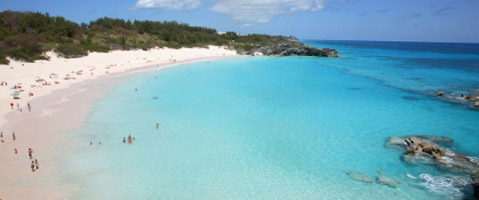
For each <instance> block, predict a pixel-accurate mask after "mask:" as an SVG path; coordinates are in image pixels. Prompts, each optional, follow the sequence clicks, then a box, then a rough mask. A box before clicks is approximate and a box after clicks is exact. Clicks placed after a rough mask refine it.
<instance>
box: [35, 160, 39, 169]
mask: <svg viewBox="0 0 479 200" xmlns="http://www.w3.org/2000/svg"><path fill="white" fill-rule="evenodd" d="M39 167H40V164H39V163H38V160H37V159H35V168H36V169H37V170H38V168H39Z"/></svg>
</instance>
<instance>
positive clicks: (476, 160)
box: [467, 156, 479, 165]
mask: <svg viewBox="0 0 479 200" xmlns="http://www.w3.org/2000/svg"><path fill="white" fill-rule="evenodd" d="M467 158H468V159H469V160H470V161H471V162H473V163H477V164H478V165H479V157H473V156H467Z"/></svg>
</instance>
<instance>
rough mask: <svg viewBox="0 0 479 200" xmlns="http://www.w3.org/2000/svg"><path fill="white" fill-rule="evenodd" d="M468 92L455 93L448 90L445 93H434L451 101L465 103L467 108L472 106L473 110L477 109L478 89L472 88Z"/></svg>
mask: <svg viewBox="0 0 479 200" xmlns="http://www.w3.org/2000/svg"><path fill="white" fill-rule="evenodd" d="M470 92H471V93H469V94H460V95H457V94H455V93H453V92H448V93H447V94H446V93H445V92H443V91H440V92H437V93H435V96H437V97H438V98H441V99H442V100H445V101H448V102H451V103H459V104H465V105H467V106H468V107H469V108H472V109H475V110H476V109H479V89H473V90H472V91H470ZM431 95H432V94H431Z"/></svg>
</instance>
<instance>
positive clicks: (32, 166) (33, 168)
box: [30, 161, 35, 172]
mask: <svg viewBox="0 0 479 200" xmlns="http://www.w3.org/2000/svg"><path fill="white" fill-rule="evenodd" d="M30 167H31V168H32V172H35V163H34V162H33V161H32V164H31V165H30Z"/></svg>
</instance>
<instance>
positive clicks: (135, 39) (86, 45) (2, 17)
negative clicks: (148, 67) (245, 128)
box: [0, 11, 338, 64]
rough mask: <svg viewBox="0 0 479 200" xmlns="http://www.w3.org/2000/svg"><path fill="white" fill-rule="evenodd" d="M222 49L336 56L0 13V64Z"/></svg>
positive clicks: (159, 26) (292, 46)
mask: <svg viewBox="0 0 479 200" xmlns="http://www.w3.org/2000/svg"><path fill="white" fill-rule="evenodd" d="M210 45H214V46H225V47H227V48H229V49H232V50H236V51H237V52H238V54H243V55H265V56H319V57H338V52H337V51H335V50H333V49H328V48H322V49H319V48H315V47H310V46H306V45H305V44H303V43H301V42H300V41H299V40H298V39H297V38H295V37H292V36H288V37H286V36H271V35H264V34H248V35H240V34H237V33H235V32H225V33H220V32H217V31H216V30H215V29H212V28H206V27H195V26H190V25H188V24H184V23H178V22H175V21H163V22H159V21H149V20H145V21H138V20H134V21H130V20H124V19H113V18H108V17H104V18H99V19H97V20H95V21H91V22H89V23H88V24H86V23H81V24H78V23H76V22H73V21H69V20H67V19H65V18H64V17H60V16H55V17H53V16H50V15H49V14H48V13H45V14H43V13H39V12H18V11H3V12H0V64H8V63H9V60H8V59H7V57H10V58H11V59H15V60H21V61H24V62H33V61H35V60H48V57H46V56H45V54H44V53H45V52H47V51H51V50H53V51H54V52H56V53H57V54H58V55H60V56H62V57H66V58H72V57H82V56H86V55H88V52H108V51H110V50H133V49H143V50H148V49H151V48H157V47H159V48H163V47H167V48H175V49H177V48H182V47H207V46H210Z"/></svg>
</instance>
